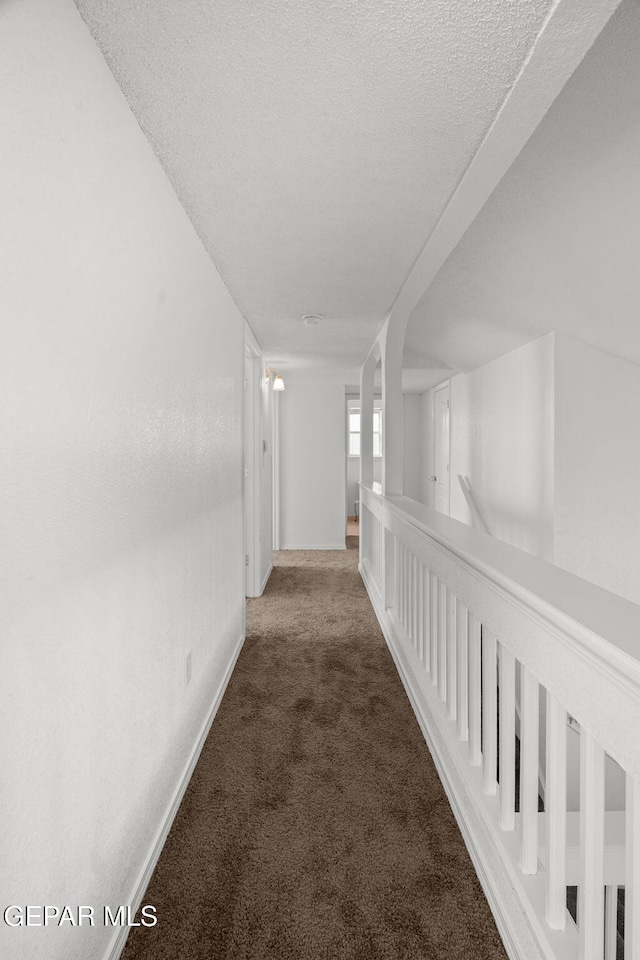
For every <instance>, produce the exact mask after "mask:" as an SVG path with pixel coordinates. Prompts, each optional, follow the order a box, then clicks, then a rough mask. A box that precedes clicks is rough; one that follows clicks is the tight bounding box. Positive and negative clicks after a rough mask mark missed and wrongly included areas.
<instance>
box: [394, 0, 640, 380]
mask: <svg viewBox="0 0 640 960" xmlns="http://www.w3.org/2000/svg"><path fill="white" fill-rule="evenodd" d="M639 50H640V5H639V4H638V2H637V0H625V2H624V3H623V4H622V5H621V6H620V7H619V9H618V10H617V12H616V13H615V14H614V15H613V17H612V18H611V20H610V21H609V23H608V24H607V26H606V27H605V29H604V30H603V32H602V33H601V34H600V36H599V37H598V39H597V40H596V42H595V44H594V45H593V47H592V48H591V50H590V51H589V53H587V55H586V57H585V58H584V60H583V61H582V63H581V64H580V66H579V67H578V69H577V70H576V72H575V73H574V75H573V76H572V77H571V79H570V80H569V82H568V83H567V85H566V86H565V87H564V89H563V90H562V92H561V93H560V95H559V96H558V98H557V99H556V101H555V103H554V104H553V106H552V107H551V109H550V110H549V112H548V113H547V115H546V116H545V118H544V120H543V121H542V123H541V124H540V126H539V127H538V129H537V130H536V132H535V133H534V134H533V136H532V137H531V139H530V140H529V142H528V143H527V145H526V146H525V148H524V149H523V151H522V153H521V154H520V156H519V157H518V159H517V160H516V161H515V163H514V164H513V166H512V167H511V169H510V170H509V171H508V173H507V174H506V176H505V177H504V179H503V180H502V182H501V183H500V185H499V186H498V188H497V189H496V191H495V193H494V194H493V196H492V197H491V198H490V199H489V201H488V202H487V203H486V205H485V206H484V208H483V209H482V211H481V213H480V214H479V215H478V217H477V218H476V220H475V222H474V223H473V224H472V225H471V227H470V228H469V229H468V230H467V232H466V234H465V236H464V237H463V238H462V240H461V242H460V243H459V245H458V246H457V248H456V249H455V250H454V252H453V253H452V254H451V256H450V257H449V259H448V260H447V262H446V263H445V265H444V266H443V268H442V269H441V270H440V273H439V274H438V276H437V277H436V279H435V281H434V282H433V284H432V285H431V287H430V288H429V289H428V290H427V292H426V294H425V295H424V297H423V298H422V300H421V302H420V303H419V304H418V306H417V308H416V309H415V311H414V312H413V314H412V316H411V319H410V321H409V326H408V328H407V344H408V345H409V347H410V348H411V349H412V350H415V351H417V352H420V351H423V352H424V351H426V350H427V349H428V351H429V353H431V354H432V355H433V356H434V357H435V358H436V359H437V360H438V361H440V363H442V364H443V365H446V366H452V367H454V368H456V369H458V370H468V369H471V368H473V367H477V366H478V365H479V364H480V363H484V362H486V361H488V360H491V359H493V358H494V357H496V356H499V355H501V354H503V353H506V352H507V351H508V350H510V349H512V348H513V347H516V346H519V345H521V344H523V343H526V342H528V341H530V340H531V339H533V338H535V337H538V336H541V335H542V334H545V333H548V332H549V331H551V330H559V331H562V332H564V333H567V334H569V335H570V336H574V337H577V338H578V339H581V340H584V341H586V342H588V343H591V344H593V345H595V346H598V347H600V348H601V349H604V350H607V351H609V352H611V353H615V354H617V355H618V356H621V357H623V358H626V359H629V360H632V361H634V362H635V363H640V297H639V289H640V288H639V284H638V253H639V251H640V57H639V56H638V51H639Z"/></svg>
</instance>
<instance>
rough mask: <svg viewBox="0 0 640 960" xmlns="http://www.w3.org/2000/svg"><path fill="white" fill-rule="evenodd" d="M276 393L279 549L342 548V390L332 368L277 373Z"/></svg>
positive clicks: (343, 484)
mask: <svg viewBox="0 0 640 960" xmlns="http://www.w3.org/2000/svg"><path fill="white" fill-rule="evenodd" d="M282 372H283V377H284V381H285V391H284V393H281V394H279V395H278V398H277V401H276V402H277V404H278V407H279V411H278V418H279V431H280V450H279V457H280V461H279V468H280V469H279V473H280V511H279V512H280V545H281V547H282V549H283V550H292V549H298V548H302V549H314V548H324V549H344V545H345V533H346V520H345V477H346V466H345V459H346V441H345V392H344V379H343V378H341V376H340V375H339V374H338V373H334V372H333V371H331V370H328V371H326V372H323V371H322V370H287V371H286V372H285V371H282Z"/></svg>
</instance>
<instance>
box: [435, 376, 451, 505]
mask: <svg viewBox="0 0 640 960" xmlns="http://www.w3.org/2000/svg"><path fill="white" fill-rule="evenodd" d="M444 390H446V391H447V409H448V411H449V418H448V421H447V423H448V426H447V440H446V446H447V511H446V514H445V513H444V511H443V510H438V513H442V514H444V515H445V516H447V517H448V516H450V515H451V381H450V380H444V381H443V382H442V383H439V384H438V386H437V387H434V388H433V471H434V474H433V475H434V476H437V470H438V416H437V402H438V397H437V395H438V393H440V392H441V391H444ZM436 485H437V480H436V481H434V484H433V509H434V510H436V509H437V508H436Z"/></svg>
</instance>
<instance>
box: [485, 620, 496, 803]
mask: <svg viewBox="0 0 640 960" xmlns="http://www.w3.org/2000/svg"><path fill="white" fill-rule="evenodd" d="M497 681H498V676H497V664H496V638H495V636H494V635H493V634H492V633H489V631H488V630H486V629H483V631H482V788H483V790H484V792H485V793H486V794H488V795H489V796H492V795H493V794H494V793H496V791H497V789H498V781H497V779H496V772H497V770H496V768H497V764H498V704H497V697H498V690H497V686H498V683H497Z"/></svg>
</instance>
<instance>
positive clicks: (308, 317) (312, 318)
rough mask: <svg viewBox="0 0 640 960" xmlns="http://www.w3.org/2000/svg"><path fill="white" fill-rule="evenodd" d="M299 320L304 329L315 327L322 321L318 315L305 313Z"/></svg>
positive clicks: (320, 315)
mask: <svg viewBox="0 0 640 960" xmlns="http://www.w3.org/2000/svg"><path fill="white" fill-rule="evenodd" d="M300 319H301V320H302V322H303V323H304V325H305V327H317V326H318V324H319V323H321V322H322V321H323V320H324V317H323V316H322V314H320V313H305V314H304V315H303V316H302V317H300Z"/></svg>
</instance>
